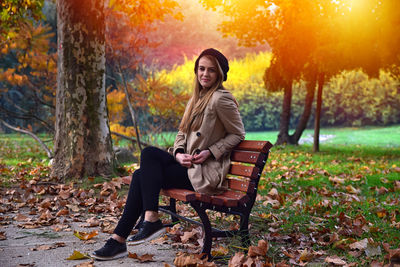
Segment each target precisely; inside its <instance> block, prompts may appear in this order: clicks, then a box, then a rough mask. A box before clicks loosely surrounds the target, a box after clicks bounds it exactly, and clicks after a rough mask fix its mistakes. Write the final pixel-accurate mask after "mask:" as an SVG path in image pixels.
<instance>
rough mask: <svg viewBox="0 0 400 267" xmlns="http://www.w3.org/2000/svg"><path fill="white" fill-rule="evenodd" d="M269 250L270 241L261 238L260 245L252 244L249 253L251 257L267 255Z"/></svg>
mask: <svg viewBox="0 0 400 267" xmlns="http://www.w3.org/2000/svg"><path fill="white" fill-rule="evenodd" d="M267 251H268V243H267V241H265V240H259V241H258V246H257V247H256V246H250V247H249V251H248V255H249V256H250V257H256V256H265V255H266V254H267Z"/></svg>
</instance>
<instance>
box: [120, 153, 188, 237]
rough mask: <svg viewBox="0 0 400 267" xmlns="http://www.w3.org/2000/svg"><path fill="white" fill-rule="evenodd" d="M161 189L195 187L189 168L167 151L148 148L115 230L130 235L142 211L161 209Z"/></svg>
mask: <svg viewBox="0 0 400 267" xmlns="http://www.w3.org/2000/svg"><path fill="white" fill-rule="evenodd" d="M162 188H164V189H167V188H182V189H190V190H193V187H192V184H191V183H190V180H189V177H188V174H187V168H186V167H183V166H182V165H180V164H179V163H178V162H177V161H176V160H175V159H174V157H173V156H171V155H170V154H169V153H168V152H165V151H163V150H161V149H158V148H156V147H146V148H145V149H143V151H142V154H141V157H140V169H138V170H136V171H135V172H134V173H133V175H132V181H131V185H130V187H129V193H128V198H127V200H126V204H125V209H124V212H123V214H122V217H121V218H120V220H119V222H118V225H117V227H116V228H115V230H114V233H115V234H117V235H119V236H121V237H124V238H127V237H128V236H129V234H130V232H131V231H132V229H133V227H134V226H135V224H136V221H137V220H138V218H139V217H140V215H141V214H142V212H144V211H146V210H148V211H158V197H159V194H160V190H161V189H162Z"/></svg>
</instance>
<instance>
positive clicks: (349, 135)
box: [246, 125, 400, 147]
mask: <svg viewBox="0 0 400 267" xmlns="http://www.w3.org/2000/svg"><path fill="white" fill-rule="evenodd" d="M292 132H293V131H291V133H292ZM320 134H321V138H320V139H321V143H325V144H335V145H367V146H384V147H400V125H394V126H389V127H363V128H323V129H321V131H320ZM277 136H278V131H268V132H248V133H246V139H249V140H270V141H271V142H275V141H276V138H277ZM313 136H314V130H312V129H306V130H305V131H304V133H303V135H302V138H301V139H300V143H303V142H304V143H312V142H313ZM325 138H327V139H326V140H324V139H325Z"/></svg>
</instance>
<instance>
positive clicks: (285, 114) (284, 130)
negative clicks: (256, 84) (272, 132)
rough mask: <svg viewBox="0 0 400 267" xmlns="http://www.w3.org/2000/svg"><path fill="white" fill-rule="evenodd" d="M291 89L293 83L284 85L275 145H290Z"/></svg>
mask: <svg viewBox="0 0 400 267" xmlns="http://www.w3.org/2000/svg"><path fill="white" fill-rule="evenodd" d="M292 87H293V82H292V81H290V82H288V83H287V84H285V87H284V94H283V101H282V112H281V118H280V123H279V134H278V139H277V140H276V143H275V144H276V145H282V144H288V143H290V136H289V124H290V111H291V105H292Z"/></svg>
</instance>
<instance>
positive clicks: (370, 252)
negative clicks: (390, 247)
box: [365, 243, 382, 257]
mask: <svg viewBox="0 0 400 267" xmlns="http://www.w3.org/2000/svg"><path fill="white" fill-rule="evenodd" d="M365 255H367V257H373V256H379V255H382V251H381V247H380V246H379V245H376V244H375V245H374V244H371V243H368V245H367V248H366V249H365Z"/></svg>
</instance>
